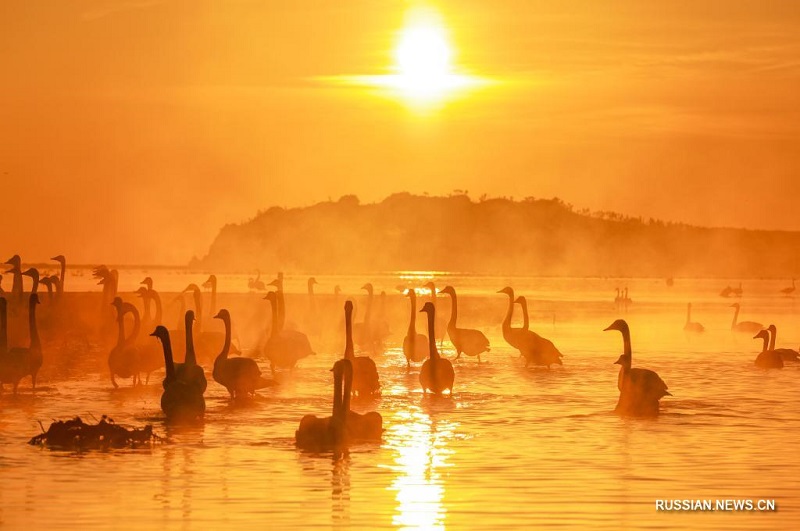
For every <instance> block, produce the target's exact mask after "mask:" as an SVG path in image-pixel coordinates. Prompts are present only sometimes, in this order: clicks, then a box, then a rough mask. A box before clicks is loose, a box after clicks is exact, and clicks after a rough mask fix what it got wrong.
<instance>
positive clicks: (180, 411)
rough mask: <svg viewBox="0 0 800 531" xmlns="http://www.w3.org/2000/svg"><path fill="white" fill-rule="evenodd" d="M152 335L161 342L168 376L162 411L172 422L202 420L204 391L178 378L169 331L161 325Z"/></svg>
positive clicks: (204, 405)
mask: <svg viewBox="0 0 800 531" xmlns="http://www.w3.org/2000/svg"><path fill="white" fill-rule="evenodd" d="M150 335H151V336H153V337H156V338H158V339H159V340H160V341H161V344H162V348H163V351H164V367H165V368H166V376H165V377H164V381H163V382H162V386H163V387H164V392H163V393H162V394H161V411H163V412H164V415H166V417H167V420H170V421H181V422H192V421H196V420H198V419H202V418H203V416H204V414H205V411H206V401H205V399H204V398H203V391H202V390H200V388H199V387H198V386H197V385H196V384H194V383H192V382H187V381H185V380H182V379H180V378H178V375H177V371H176V369H175V363H174V361H173V359H172V345H171V343H170V337H169V331H168V330H167V329H166V327H164V326H161V325H159V326H157V327H156V329H155V331H153V333H152V334H150Z"/></svg>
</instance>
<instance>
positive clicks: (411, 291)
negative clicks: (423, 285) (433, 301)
mask: <svg viewBox="0 0 800 531" xmlns="http://www.w3.org/2000/svg"><path fill="white" fill-rule="evenodd" d="M404 293H405V295H406V297H409V298H410V299H416V298H417V291H416V290H415V289H414V288H408V289H407V290H404Z"/></svg>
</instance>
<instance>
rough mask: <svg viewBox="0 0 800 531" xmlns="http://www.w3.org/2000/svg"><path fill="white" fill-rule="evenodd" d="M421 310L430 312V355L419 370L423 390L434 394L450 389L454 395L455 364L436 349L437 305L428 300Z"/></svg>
mask: <svg viewBox="0 0 800 531" xmlns="http://www.w3.org/2000/svg"><path fill="white" fill-rule="evenodd" d="M420 312H424V313H426V314H428V353H429V356H430V357H429V358H428V359H427V360H425V363H423V364H422V369H421V370H420V372H419V383H420V385H421V386H422V392H423V393H427V392H428V391H430V392H431V393H433V394H442V392H444V391H445V390H448V391H450V394H451V395H452V394H453V382H454V380H455V372H454V371H453V364H452V363H450V360H448V359H444V358H442V357H441V356H440V355H439V351H438V350H436V339H435V337H436V330H435V327H436V306H434V305H433V303H432V302H430V301H428V302H426V303H425V305H424V306H423V307H422V309H421V310H420Z"/></svg>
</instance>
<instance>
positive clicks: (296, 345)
mask: <svg viewBox="0 0 800 531" xmlns="http://www.w3.org/2000/svg"><path fill="white" fill-rule="evenodd" d="M264 298H265V299H267V300H268V301H269V303H270V306H271V307H272V329H271V330H270V335H269V338H268V339H267V343H266V345H264V356H265V357H266V358H267V359H269V367H270V370H271V371H272V374H275V369H294V366H295V365H296V364H297V362H298V361H300V360H301V359H303V358H305V357H307V356H310V355H313V354H314V351H312V350H311V343H309V341H308V337H307V336H306V335H305V334H303V333H302V332H298V331H296V330H282V329H281V327H280V322H279V315H278V314H279V312H278V300H277V292H276V291H270V292H269V293H267V296H266V297H264Z"/></svg>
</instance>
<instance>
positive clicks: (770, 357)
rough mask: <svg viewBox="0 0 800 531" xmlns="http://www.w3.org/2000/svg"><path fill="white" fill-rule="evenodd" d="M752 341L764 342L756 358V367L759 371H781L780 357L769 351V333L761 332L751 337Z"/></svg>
mask: <svg viewBox="0 0 800 531" xmlns="http://www.w3.org/2000/svg"><path fill="white" fill-rule="evenodd" d="M753 339H762V340H763V341H764V344H763V346H762V347H761V352H760V353H759V355H758V356H756V361H755V364H756V367H758V368H760V369H783V358H781V355H780V354H778V353H777V352H775V351H774V350H770V349H769V332H768V331H766V330H761V331H759V332H758V333H757V334H756V335H755V336H753Z"/></svg>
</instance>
